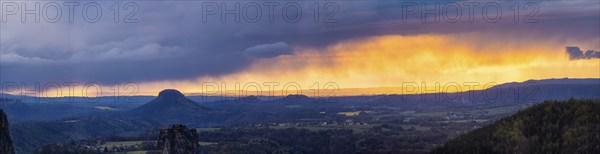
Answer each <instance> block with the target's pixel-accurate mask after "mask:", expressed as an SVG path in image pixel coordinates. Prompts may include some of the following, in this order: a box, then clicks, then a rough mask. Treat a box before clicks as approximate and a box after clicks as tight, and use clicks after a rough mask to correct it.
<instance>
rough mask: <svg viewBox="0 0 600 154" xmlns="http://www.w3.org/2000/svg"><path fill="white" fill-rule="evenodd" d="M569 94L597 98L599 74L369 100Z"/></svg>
mask: <svg viewBox="0 0 600 154" xmlns="http://www.w3.org/2000/svg"><path fill="white" fill-rule="evenodd" d="M481 84H483V83H481ZM480 86H484V85H480ZM490 86H492V85H490ZM570 98H577V99H600V78H594V79H544V80H528V81H525V82H510V83H504V84H498V85H495V86H492V87H491V88H488V89H485V90H472V91H465V92H458V93H429V94H407V95H385V97H381V98H377V99H375V100H374V101H373V103H376V104H379V105H390V106H394V105H406V104H414V105H413V106H414V107H418V106H419V105H422V104H423V103H438V104H441V105H444V104H448V105H456V104H474V103H475V104H476V103H519V104H532V103H533V104H535V103H539V102H542V101H545V100H567V99H570Z"/></svg>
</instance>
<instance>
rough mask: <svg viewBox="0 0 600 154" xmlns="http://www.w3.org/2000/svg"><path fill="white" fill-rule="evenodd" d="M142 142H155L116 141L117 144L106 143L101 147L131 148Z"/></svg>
mask: <svg viewBox="0 0 600 154" xmlns="http://www.w3.org/2000/svg"><path fill="white" fill-rule="evenodd" d="M144 142H155V141H118V142H106V143H104V144H103V145H101V146H102V147H107V148H112V147H117V146H132V145H136V144H142V143H144Z"/></svg>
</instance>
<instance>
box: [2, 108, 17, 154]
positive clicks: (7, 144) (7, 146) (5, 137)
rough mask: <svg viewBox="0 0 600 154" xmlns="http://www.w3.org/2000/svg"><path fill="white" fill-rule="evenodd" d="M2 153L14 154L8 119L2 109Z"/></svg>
mask: <svg viewBox="0 0 600 154" xmlns="http://www.w3.org/2000/svg"><path fill="white" fill-rule="evenodd" d="M0 153H1V154H14V153H15V152H14V150H13V146H12V141H11V140H10V135H9V133H8V118H7V117H6V114H4V111H3V110H2V109H0Z"/></svg>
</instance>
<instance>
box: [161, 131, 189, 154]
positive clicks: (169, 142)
mask: <svg viewBox="0 0 600 154" xmlns="http://www.w3.org/2000/svg"><path fill="white" fill-rule="evenodd" d="M158 147H159V148H161V149H162V153H163V154H190V153H197V151H198V133H197V132H196V129H188V128H187V127H186V126H185V125H173V127H171V128H167V129H161V130H160V135H159V139H158Z"/></svg>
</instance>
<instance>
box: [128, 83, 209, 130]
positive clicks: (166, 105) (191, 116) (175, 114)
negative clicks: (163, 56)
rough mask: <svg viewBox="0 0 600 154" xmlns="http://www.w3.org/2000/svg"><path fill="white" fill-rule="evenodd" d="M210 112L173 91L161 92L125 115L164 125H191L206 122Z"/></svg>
mask: <svg viewBox="0 0 600 154" xmlns="http://www.w3.org/2000/svg"><path fill="white" fill-rule="evenodd" d="M211 111H212V110H211V109H209V108H207V107H204V106H201V105H199V104H197V103H196V102H194V101H192V100H190V99H188V98H186V97H185V96H184V95H183V94H182V93H181V92H179V91H177V90H174V89H167V90H163V91H161V92H160V93H159V94H158V97H156V98H155V99H154V100H152V101H150V102H148V103H146V104H144V105H142V106H140V107H138V108H135V109H132V110H130V111H127V112H126V113H125V115H127V116H129V117H134V118H141V119H152V120H155V121H160V122H163V123H165V124H172V123H192V122H195V121H197V120H207V119H206V117H207V116H211V115H210V114H211V113H212V112H211Z"/></svg>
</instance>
